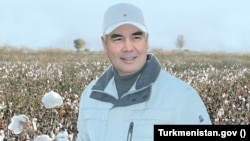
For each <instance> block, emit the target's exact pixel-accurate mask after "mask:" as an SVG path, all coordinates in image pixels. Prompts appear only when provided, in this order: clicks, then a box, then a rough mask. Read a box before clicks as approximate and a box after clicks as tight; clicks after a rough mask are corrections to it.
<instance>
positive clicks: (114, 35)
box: [110, 34, 122, 38]
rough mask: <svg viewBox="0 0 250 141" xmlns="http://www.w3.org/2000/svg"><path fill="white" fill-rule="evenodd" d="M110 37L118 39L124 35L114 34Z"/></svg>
mask: <svg viewBox="0 0 250 141" xmlns="http://www.w3.org/2000/svg"><path fill="white" fill-rule="evenodd" d="M110 37H111V38H117V37H122V35H120V34H112V35H111V36H110Z"/></svg>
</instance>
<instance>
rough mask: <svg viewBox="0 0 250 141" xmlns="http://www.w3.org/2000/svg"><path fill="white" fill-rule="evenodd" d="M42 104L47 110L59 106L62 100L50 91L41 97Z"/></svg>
mask: <svg viewBox="0 0 250 141" xmlns="http://www.w3.org/2000/svg"><path fill="white" fill-rule="evenodd" d="M42 103H43V105H44V106H45V107H46V108H47V109H51V108H55V107H59V106H61V105H62V104H63V98H62V97H61V96H60V95H59V94H58V93H56V92H54V91H50V92H49V93H46V94H45V95H44V96H43V99H42Z"/></svg>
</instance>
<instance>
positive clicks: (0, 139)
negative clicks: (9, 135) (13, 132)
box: [0, 130, 5, 141]
mask: <svg viewBox="0 0 250 141" xmlns="http://www.w3.org/2000/svg"><path fill="white" fill-rule="evenodd" d="M4 137H5V135H4V131H3V130H0V141H3V140H4Z"/></svg>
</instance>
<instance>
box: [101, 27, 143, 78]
mask: <svg viewBox="0 0 250 141" xmlns="http://www.w3.org/2000/svg"><path fill="white" fill-rule="evenodd" d="M102 43H103V47H104V50H105V51H106V53H107V55H108V57H109V60H110V62H111V63H112V64H113V66H114V67H115V69H116V70H117V71H118V74H119V75H120V76H126V75H130V74H133V73H136V72H138V71H139V70H140V69H141V68H142V67H143V65H144V64H145V63H146V60H147V48H148V36H147V35H145V33H144V32H143V31H141V30H140V29H139V28H137V27H135V26H133V25H129V24H126V25H122V26H119V27H118V28H116V29H115V30H114V31H113V32H111V33H110V34H109V35H107V36H105V37H102Z"/></svg>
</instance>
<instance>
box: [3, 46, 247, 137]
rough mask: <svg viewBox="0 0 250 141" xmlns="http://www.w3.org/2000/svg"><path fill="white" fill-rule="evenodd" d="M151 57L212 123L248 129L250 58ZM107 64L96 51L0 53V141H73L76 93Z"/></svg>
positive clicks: (186, 54)
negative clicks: (195, 97) (198, 101)
mask: <svg viewBox="0 0 250 141" xmlns="http://www.w3.org/2000/svg"><path fill="white" fill-rule="evenodd" d="M154 53H155V55H156V56H158V57H159V61H160V62H161V64H162V67H163V68H164V69H165V70H166V71H168V72H169V73H171V74H173V75H175V76H177V77H179V78H180V79H182V80H184V81H186V82H187V83H189V84H190V85H192V86H193V87H194V88H195V89H196V90H197V91H198V92H199V93H200V95H201V97H202V99H203V100H204V102H205V104H206V107H207V109H208V112H209V114H210V117H211V119H212V122H213V124H230V125H231V124H250V61H249V60H250V54H226V53H192V52H177V53H176V52H154ZM109 65H110V64H109V61H108V59H107V58H106V56H105V55H104V54H103V53H101V52H82V53H76V52H74V51H60V50H44V51H43V50H41V51H37V52H35V51H26V50H8V49H1V52H0V141H3V140H8V141H11V140H13V141H14V140H26V141H42V140H48V141H74V140H75V137H76V134H77V129H76V122H77V114H78V106H79V99H80V96H81V92H82V91H83V89H84V88H85V87H86V85H87V84H88V83H89V82H90V81H91V80H93V79H96V78H97V77H98V76H99V75H100V74H101V73H102V72H103V71H104V70H105V69H106V68H107V67H108V66H109ZM166 87H167V86H166Z"/></svg>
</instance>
